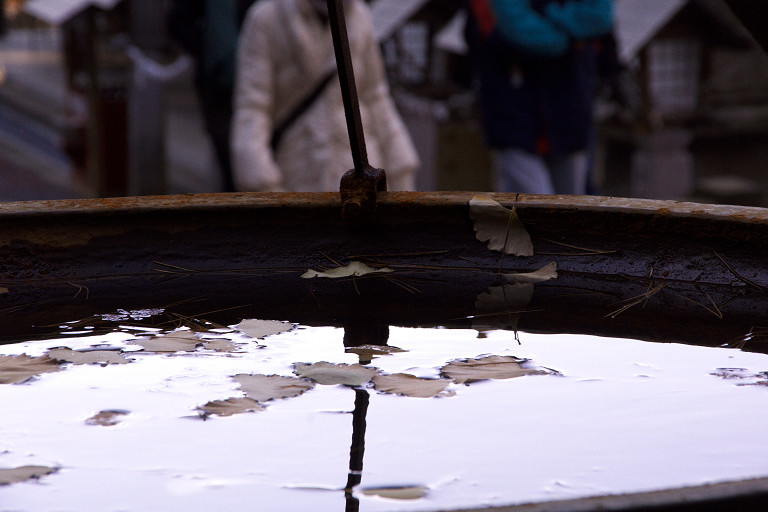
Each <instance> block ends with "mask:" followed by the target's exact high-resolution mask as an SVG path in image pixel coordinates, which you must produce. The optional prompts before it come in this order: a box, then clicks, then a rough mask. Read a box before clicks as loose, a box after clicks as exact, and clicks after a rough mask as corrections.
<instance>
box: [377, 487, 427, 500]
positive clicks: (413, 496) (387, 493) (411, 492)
mask: <svg viewBox="0 0 768 512" xmlns="http://www.w3.org/2000/svg"><path fill="white" fill-rule="evenodd" d="M428 491H429V488H428V487H425V486H423V485H411V486H403V487H378V488H372V487H369V488H366V489H362V493H363V495H364V496H378V497H380V498H388V499H390V500H418V499H421V498H423V497H424V496H426V495H427V492H428Z"/></svg>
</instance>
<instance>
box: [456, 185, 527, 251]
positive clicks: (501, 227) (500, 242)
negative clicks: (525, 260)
mask: <svg viewBox="0 0 768 512" xmlns="http://www.w3.org/2000/svg"><path fill="white" fill-rule="evenodd" d="M469 216H470V218H471V219H472V220H473V221H474V226H475V236H476V237H477V239H478V240H480V241H481V242H488V248H489V249H491V250H493V251H500V252H504V253H506V254H514V255H515V256H533V243H532V242H531V237H530V235H529V234H528V231H526V229H525V226H523V223H522V221H521V220H520V218H519V217H518V216H517V212H516V211H515V209H514V208H512V209H509V208H505V207H504V206H502V205H501V204H499V203H498V202H497V201H494V200H493V199H489V198H487V197H483V196H474V197H473V198H472V199H471V200H470V201H469Z"/></svg>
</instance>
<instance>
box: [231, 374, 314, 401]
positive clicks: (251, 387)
mask: <svg viewBox="0 0 768 512" xmlns="http://www.w3.org/2000/svg"><path fill="white" fill-rule="evenodd" d="M232 378H233V379H234V380H236V381H237V382H238V383H239V384H240V389H242V390H243V391H244V392H245V394H246V395H247V396H248V397H249V398H253V399H254V400H257V401H259V402H266V401H268V400H277V399H280V398H292V397H295V396H299V395H300V394H302V393H304V392H305V391H307V390H309V389H312V388H313V387H314V383H312V382H310V381H308V380H303V379H298V378H296V377H284V376H282V375H259V374H257V375H246V374H238V375H235V376H234V377H232Z"/></svg>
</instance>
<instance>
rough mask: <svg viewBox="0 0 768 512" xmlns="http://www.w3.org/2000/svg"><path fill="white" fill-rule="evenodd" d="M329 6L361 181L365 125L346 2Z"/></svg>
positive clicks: (340, 0) (365, 164)
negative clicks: (348, 26) (348, 33)
mask: <svg viewBox="0 0 768 512" xmlns="http://www.w3.org/2000/svg"><path fill="white" fill-rule="evenodd" d="M327 4H328V19H329V20H330V24H331V34H332V36H333V50H334V53H335V55H336V67H337V69H338V71H339V83H340V84H341V97H342V99H343V101H344V112H345V114H346V118H347V132H348V133H349V145H350V147H351V148H352V162H354V165H355V173H356V174H357V176H358V177H361V176H362V174H363V172H364V170H365V168H366V167H368V151H367V149H366V147H365V134H364V133H363V122H362V120H361V118H360V102H359V100H358V98H357V85H356V84H355V73H354V70H353V68H352V56H351V54H350V50H349V38H348V36H347V22H346V19H345V17H344V3H343V0H327Z"/></svg>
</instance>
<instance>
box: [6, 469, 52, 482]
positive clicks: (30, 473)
mask: <svg viewBox="0 0 768 512" xmlns="http://www.w3.org/2000/svg"><path fill="white" fill-rule="evenodd" d="M56 471H58V470H57V469H56V468H49V467H46V466H21V467H18V468H0V485H10V484H15V483H18V482H25V481H27V480H32V479H33V478H40V477H43V476H45V475H50V474H51V473H55V472H56Z"/></svg>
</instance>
